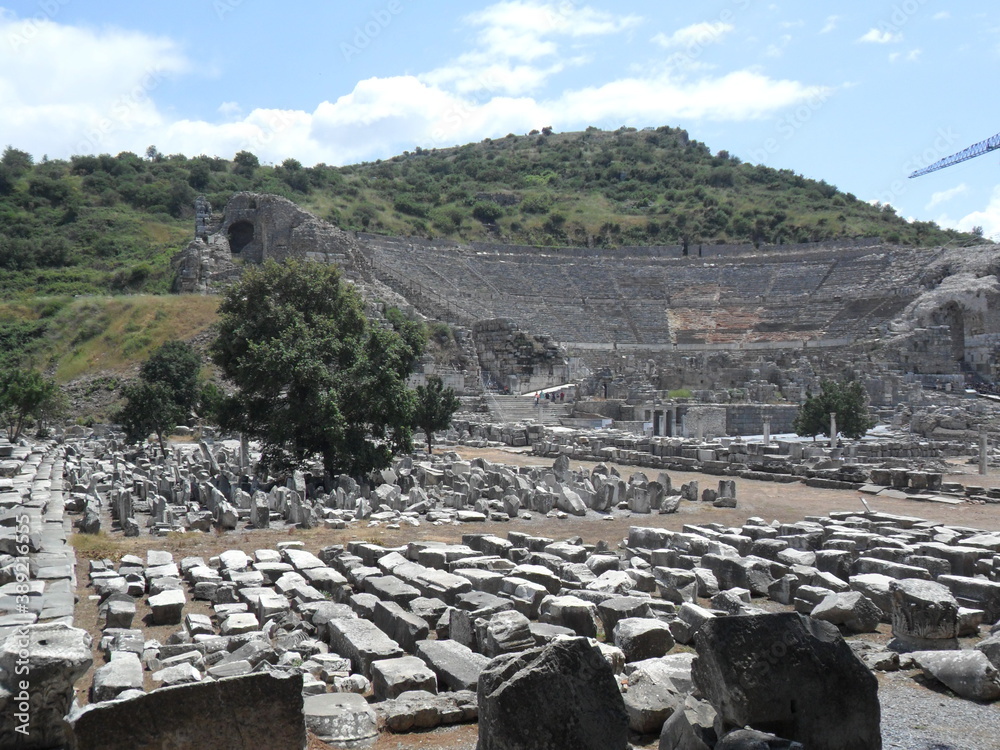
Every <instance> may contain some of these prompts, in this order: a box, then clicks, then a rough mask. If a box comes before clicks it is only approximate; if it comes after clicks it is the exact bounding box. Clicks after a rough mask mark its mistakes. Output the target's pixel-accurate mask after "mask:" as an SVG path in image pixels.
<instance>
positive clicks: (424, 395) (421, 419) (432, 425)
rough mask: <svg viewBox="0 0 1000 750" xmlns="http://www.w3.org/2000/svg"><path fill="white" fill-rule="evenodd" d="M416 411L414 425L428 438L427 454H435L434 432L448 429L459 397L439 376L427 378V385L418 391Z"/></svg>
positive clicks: (421, 386)
mask: <svg viewBox="0 0 1000 750" xmlns="http://www.w3.org/2000/svg"><path fill="white" fill-rule="evenodd" d="M416 394H417V400H416V409H415V411H414V416H413V424H414V425H415V426H416V427H417V428H419V429H420V430H422V431H423V433H424V435H426V437H427V452H428V453H433V452H434V451H433V440H434V432H435V431H437V430H444V429H447V427H448V425H450V424H451V415H452V414H454V413H455V411H456V410H457V409H458V406H459V404H458V397H457V396H456V395H455V391H454V390H453V389H452V388H445V387H444V382H443V381H442V380H441V378H439V377H438V376H437V375H430V376H428V378H427V385H418V386H417V389H416Z"/></svg>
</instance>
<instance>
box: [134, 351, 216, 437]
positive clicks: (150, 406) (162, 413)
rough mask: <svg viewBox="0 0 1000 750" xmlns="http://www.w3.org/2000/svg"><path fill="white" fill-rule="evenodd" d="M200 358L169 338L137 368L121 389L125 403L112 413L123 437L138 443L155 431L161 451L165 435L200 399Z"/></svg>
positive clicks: (185, 416)
mask: <svg viewBox="0 0 1000 750" xmlns="http://www.w3.org/2000/svg"><path fill="white" fill-rule="evenodd" d="M200 369H201V357H200V356H198V353H197V352H196V351H195V350H194V349H192V348H191V346H190V345H189V344H187V343H185V342H183V341H168V342H166V343H165V344H163V345H162V346H161V347H160V348H159V349H157V350H156V351H155V352H153V354H152V355H150V357H149V359H147V360H146V361H145V362H143V364H142V367H140V369H139V379H138V380H136V381H135V382H133V383H129V384H128V385H126V386H125V387H124V388H123V389H122V395H123V396H124V397H125V403H124V404H123V405H122V407H121V408H120V409H119V410H118V411H117V412H116V413H115V414H114V419H115V420H116V421H118V422H119V423H121V425H122V427H123V429H124V430H125V436H126V439H128V440H129V441H131V442H136V443H137V442H141V441H142V440H145V438H146V436H148V435H149V434H150V433H156V439H157V441H158V442H159V444H160V449H161V450H166V436H167V434H168V433H169V432H170V431H171V430H172V429H173V428H174V427H176V426H177V425H178V424H180V423H181V422H183V421H184V420H185V419H186V418H187V417H188V415H189V414H190V412H191V409H192V407H193V406H194V405H195V403H196V402H197V400H198V398H199V395H200V393H199V388H198V372H199V370H200Z"/></svg>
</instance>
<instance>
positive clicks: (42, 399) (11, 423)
mask: <svg viewBox="0 0 1000 750" xmlns="http://www.w3.org/2000/svg"><path fill="white" fill-rule="evenodd" d="M60 396H61V393H60V391H59V386H57V385H56V383H55V381H54V380H51V379H49V378H46V377H44V376H43V375H42V374H41V373H39V372H36V371H34V370H23V369H20V368H17V367H12V368H8V369H4V370H0V419H2V421H3V426H4V429H5V430H6V431H7V439H8V440H10V441H12V442H13V441H14V440H17V439H18V438H19V437H20V436H21V433H22V432H23V431H24V429H25V428H26V427H28V426H29V425H31V424H32V423H33V422H34V420H36V419H43V418H46V417H51V416H53V412H54V411H56V410H57V409H58V406H59V405H60V404H62V403H63V401H62V399H61V397H60Z"/></svg>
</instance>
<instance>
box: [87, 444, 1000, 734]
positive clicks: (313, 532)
mask: <svg viewBox="0 0 1000 750" xmlns="http://www.w3.org/2000/svg"><path fill="white" fill-rule="evenodd" d="M456 452H457V453H459V455H461V456H462V457H463V458H465V459H472V458H476V457H482V458H484V459H486V460H488V461H491V462H495V463H505V464H510V465H520V466H530V465H551V463H552V461H551V459H544V458H539V457H537V456H532V455H530V454H527V453H524V452H522V451H512V450H503V449H475V448H464V447H462V448H458V449H456ZM596 465H597V462H586V461H571V466H572V468H573V469H582V470H586V471H589V470H590V469H592V468H593V467H594V466H596ZM608 465H610V466H615V468H616V469H617V470H618V472H619V473H620V474H621V475H622V476H623V477H624V478H626V479H627V478H628V477H629V476H630V475H631V474H632V473H634V472H638V471H642V472H644V473H645V474H646V475H647V476H648V477H649V478H650V479H654V478H655V476H656V473H657V472H656V471H655V470H651V469H643V468H642V467H635V466H621V465H615V464H608ZM974 471H975V467H972V466H969V465H967V464H965V463H962V462H958V461H956V462H955V473H954V474H949V475H947V476H946V481H957V482H962V483H963V484H967V485H978V486H984V487H998V486H1000V473H997V472H993V473H991V474H989V475H987V476H985V477H981V476H979V475H978V474H976V473H973V472H974ZM667 473H668V475H669V476H670V478H671V480H672V482H673V484H674V485H675V486H678V485H680V484H681V483H683V482H688V481H692V480H696V481H698V482H699V483H700V485H701V487H702V488H705V487H713V486H715V484H716V483H717V482H718V479H719V478H718V477H714V476H710V475H706V474H699V473H695V472H677V471H670V472H667ZM735 481H736V496H737V500H738V507H737V508H736V509H719V508H714V507H712V506H711V505H710V504H708V503H690V502H682V503H681V507H680V511H679V512H678V513H675V514H670V515H658V514H654V515H637V514H631V513H627V512H616V513H614V514H611V515H606V516H605V515H599V514H596V513H591V514H588V516H587V517H579V518H578V517H573V516H571V517H569V518H566V519H553V518H546V517H544V516H541V515H539V514H532V515H533V516H534V517H533V519H532V520H530V521H528V520H523V519H512V520H511V521H510V522H508V523H495V522H486V523H481V524H461V525H441V526H435V525H432V524H427V523H424V524H423V525H421V526H420V527H417V528H412V527H407V528H403V529H399V530H387V529H384V528H379V527H375V528H366V527H363V526H361V527H357V528H354V529H346V530H327V529H310V530H281V531H279V530H265V531H240V532H230V533H226V534H220V533H210V534H202V533H186V534H170V535H168V536H167V537H151V536H145V535H144V536H141V537H138V538H134V539H125V538H124V537H122V536H121V535H119V534H104V533H102V534H100V535H97V536H96V537H90V538H86V539H81V538H80V537H79V536H76V537H74V542H75V546H76V548H77V592H76V593H77V606H76V617H75V620H76V625H77V627H82V628H85V629H86V630H87V631H88V632H90V634H91V635H92V636H93V638H94V668H97V667H99V666H101V665H102V664H104V663H105V660H104V656H103V655H102V654H101V653H100V651H99V644H100V638H101V621H100V620H99V618H98V611H97V601H96V598H95V597H94V592H93V589H91V588H88V586H87V583H88V580H89V577H88V563H89V560H90V559H101V558H109V559H111V560H115V561H117V560H119V559H121V557H122V556H123V555H125V554H136V555H139V556H141V557H143V558H144V557H145V553H146V551H147V550H150V549H157V550H166V551H169V552H171V553H172V554H173V555H174V559H175V561H177V562H179V561H180V560H181V559H182V558H183V557H187V556H201V557H204V558H205V559H206V560H207V559H208V558H209V557H212V556H214V555H218V554H220V553H221V552H224V551H225V550H227V549H242V550H244V551H246V552H248V553H251V554H252V552H253V551H254V550H256V549H261V548H273V547H274V545H276V544H277V543H278V542H280V541H283V540H288V539H298V540H301V541H303V542H304V543H305V547H306V549H308V550H309V551H311V552H314V553H315V552H318V551H319V550H320V549H321V548H323V547H325V546H327V545H331V544H346V543H347V542H349V541H352V540H354V539H364V540H365V541H371V542H375V543H378V544H383V545H386V546H396V545H401V544H405V543H406V542H409V541H412V540H433V541H443V542H458V541H461V537H462V534H469V533H482V532H490V533H495V534H497V535H499V536H505V535H506V533H507V531H509V530H518V531H525V532H528V533H530V534H532V535H535V536H545V537H551V538H553V539H566V538H569V537H581V538H582V539H583V541H584V542H587V543H597V542H598V541H602V540H603V541H605V542H607V543H608V544H609V545H611V547H612V548H614V547H616V546H617V545H618V543H619V542H621V541H622V540H623V539H624V538H625V537H627V536H628V530H629V527H630V526H654V527H659V528H666V529H672V530H680V529H681V527H682V526H683V525H684V524H691V523H708V522H716V523H723V524H726V525H730V526H740V525H742V523H743V522H744V521H745V520H746V519H747V518H750V517H753V516H758V517H760V518H763V519H765V520H766V521H772V520H775V519H776V520H779V521H782V522H794V521H798V520H802V519H803V518H805V517H806V516H814V515H827V514H828V513H830V512H831V511H837V510H842V511H858V512H859V513H860V512H863V511H864V506H863V505H862V504H861V501H860V499H859V497H862V496H861V495H859V493H857V492H849V491H844V490H825V489H816V488H811V487H806V486H805V485H803V484H798V483H795V484H778V483H773V482H760V481H754V480H745V479H739V478H737V479H736V480H735ZM863 497H864V499H865V501H866V502H867V503H868V504H869V506H871V508H872V509H873V510H878V511H883V512H886V513H894V514H899V515H907V516H919V517H921V518H926V519H929V520H936V521H941V522H943V523H947V524H951V525H956V526H969V527H975V528H982V529H989V530H1000V505H976V504H970V503H965V504H962V505H957V506H953V505H942V504H937V503H932V502H916V501H913V500H894V499H880V498H876V497H872V496H868V495H865V496H863ZM185 612H194V613H201V614H209V615H210V614H211V607H210V605H209V604H208V603H207V602H201V601H194V600H192V601H189V603H188V605H187V606H186V607H185ZM148 616H149V607H148V605H147V604H146V602H145V600H144V599H140V600H139V601H138V602H137V612H136V620H135V622H136V624H137V625H139V623H140V622H141V623H142V624H141V627H143V630H144V633H145V636H146V638H147V639H151V638H155V639H158V640H160V641H161V642H164V641H165V640H166V638H167V637H168V636H169V635H170V633H172V632H174V631H175V630H176V629H177V626H176V625H168V626H158V627H157V626H152V625H150V624H148ZM92 675H93V669H92V670H91V672H90V673H88V674H87V675H86V676H85V677H84V679H83V680H81V681H80V682H79V683H78V685H77V697H78V700H80V701H81V702H82V703H86V702H87V693H88V691H89V689H90V683H91V680H92ZM145 687H146V689H147V690H151V689H153V688H154V687H156V684H155V683H153V681H152V678H151V673H149V672H146V685H145ZM476 737H477V728H476V725H474V724H473V725H467V726H460V727H450V728H445V729H438V730H434V731H429V732H420V733H412V734H406V735H392V734H385V735H383V736H381V737H380V738H379V740H378V743H377V744H376V746H375V747H376V749H377V750H418V749H425V748H439V749H440V750H474V748H475V746H476ZM644 745H646V743H641V744H640V745H639V746H644ZM650 746H652V747H655V742H653V743H652V745H650ZM326 747H327V745H325V744H324V743H322V742H320V741H319V740H318V739H316V738H315V737H310V744H309V750H323V748H326Z"/></svg>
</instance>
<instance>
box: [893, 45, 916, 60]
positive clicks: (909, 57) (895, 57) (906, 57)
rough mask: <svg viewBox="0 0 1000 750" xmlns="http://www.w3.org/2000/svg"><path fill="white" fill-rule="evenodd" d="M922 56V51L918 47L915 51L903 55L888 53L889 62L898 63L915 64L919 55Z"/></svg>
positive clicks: (900, 53)
mask: <svg viewBox="0 0 1000 750" xmlns="http://www.w3.org/2000/svg"><path fill="white" fill-rule="evenodd" d="M921 54H923V50H922V49H920V48H919V47H918V48H917V49H911V50H910V51H909V52H907V53H906V54H905V55H904V54H903V53H902V52H890V53H889V62H892V63H894V62H898V61H899V60H904V61H905V62H916V61H917V60H919V59H920V55H921Z"/></svg>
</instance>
